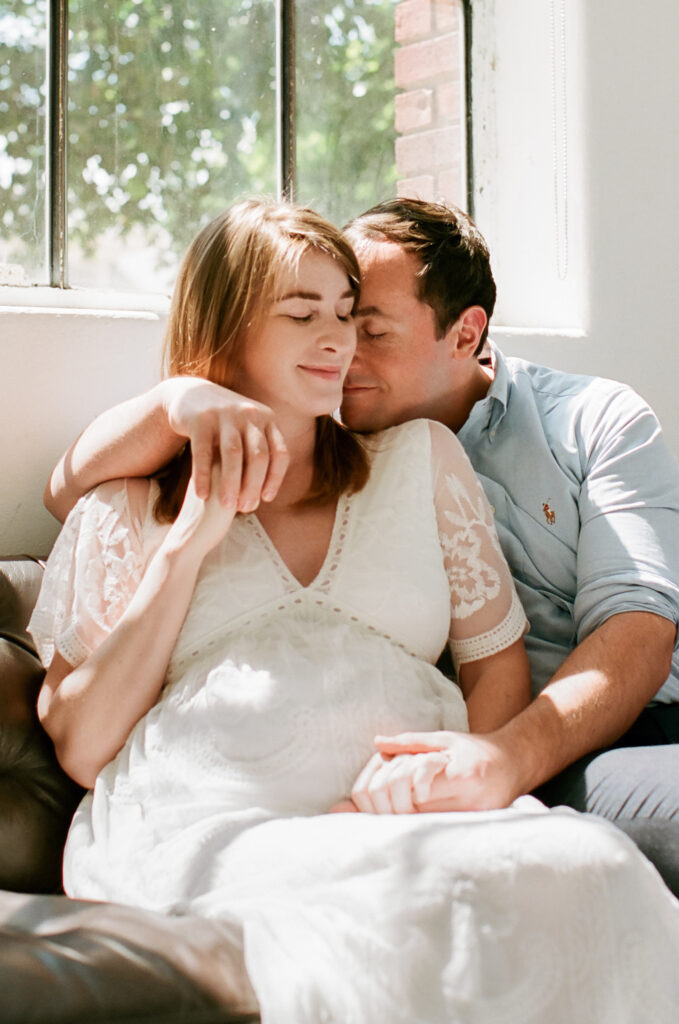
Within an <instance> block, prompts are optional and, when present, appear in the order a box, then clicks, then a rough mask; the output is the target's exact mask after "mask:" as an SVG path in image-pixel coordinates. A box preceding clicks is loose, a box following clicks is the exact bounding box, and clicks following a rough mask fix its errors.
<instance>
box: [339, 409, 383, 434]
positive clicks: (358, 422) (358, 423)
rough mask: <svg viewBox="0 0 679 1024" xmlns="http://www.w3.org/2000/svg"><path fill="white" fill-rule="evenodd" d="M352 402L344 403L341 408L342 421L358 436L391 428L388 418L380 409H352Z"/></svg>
mask: <svg viewBox="0 0 679 1024" xmlns="http://www.w3.org/2000/svg"><path fill="white" fill-rule="evenodd" d="M352 405H353V403H352V402H350V401H349V402H343V403H342V405H341V407H340V419H341V420H342V423H343V424H344V426H345V427H348V428H349V430H353V431H354V432H355V433H357V434H374V433H375V432H376V431H377V430H384V429H385V427H388V426H390V424H389V423H388V422H387V418H386V416H384V415H383V414H382V413H380V411H379V409H356V408H352Z"/></svg>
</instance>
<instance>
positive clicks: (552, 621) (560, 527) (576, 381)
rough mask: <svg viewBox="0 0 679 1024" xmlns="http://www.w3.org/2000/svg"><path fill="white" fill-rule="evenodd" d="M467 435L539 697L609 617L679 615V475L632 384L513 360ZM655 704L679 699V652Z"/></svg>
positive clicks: (501, 366) (502, 364) (499, 365)
mask: <svg viewBox="0 0 679 1024" xmlns="http://www.w3.org/2000/svg"><path fill="white" fill-rule="evenodd" d="M493 357H494V363H495V378H494V380H493V383H492V384H491V387H490V389H489V391H488V394H487V395H486V397H485V398H484V399H483V400H482V401H480V402H477V404H476V405H475V406H474V408H473V409H472V412H471V414H470V416H469V419H468V420H467V422H466V423H465V424H464V426H463V427H462V429H461V430H460V431H459V433H458V437H459V438H460V441H461V442H462V444H463V445H464V447H465V449H466V451H467V454H468V455H469V457H470V459H471V461H472V463H473V465H474V468H475V469H476V472H477V473H478V474H479V477H480V478H481V482H482V483H483V486H484V488H485V491H486V494H487V495H488V499H489V501H490V503H491V505H492V506H493V507H494V509H495V517H496V525H497V529H498V533H499V536H500V541H501V544H502V548H503V550H504V552H505V555H506V557H507V561H508V562H509V565H510V567H511V570H512V573H513V575H514V578H515V580H516V585H517V589H518V592H519V596H520V597H521V600H522V602H523V605H524V608H525V610H526V615H527V616H528V619H529V621H530V632H529V633H528V634H527V636H526V647H527V650H528V655H529V658H530V662H531V668H532V673H533V688H534V692H538V691H539V690H541V689H542V688H543V687H544V686H545V684H546V683H547V682H548V680H549V679H550V677H551V676H552V675H553V673H554V672H555V671H556V669H557V668H558V667H559V666H560V665H561V663H562V662H563V661H564V659H565V658H566V657H567V655H568V654H569V653H570V652H571V651H572V650H573V648H574V647H575V646H576V645H577V644H578V643H579V642H580V641H582V640H584V638H585V637H586V636H588V635H589V634H590V633H591V632H592V631H593V630H595V629H596V628H597V627H598V626H600V625H601V624H602V623H603V622H604V621H605V620H606V619H607V618H609V617H610V616H611V615H615V614H617V613H619V612H629V611H645V612H654V613H656V614H657V615H662V616H663V617H664V618H666V619H670V620H671V621H672V622H678V621H679V467H677V463H676V462H675V460H674V458H673V456H672V454H671V452H670V451H669V449H668V447H667V445H666V443H665V440H664V438H663V436H662V432H661V429H660V425H659V423H658V420H657V418H656V417H655V415H654V414H653V412H652V411H651V409H650V408H649V407H648V405H647V404H646V403H645V402H644V401H643V400H642V399H641V398H640V397H639V396H638V395H637V394H636V393H635V392H634V391H632V389H631V388H629V387H627V386H625V385H623V384H618V383H616V382H614V381H610V380H604V379H602V378H600V377H584V376H579V375H575V374H569V373H561V372H559V371H557V370H551V369H548V368H547V367H544V366H536V365H535V364H533V363H528V362H525V361H524V360H522V359H515V358H511V357H504V356H503V355H502V354H501V353H500V352H499V351H498V350H497V349H496V348H495V347H494V346H493ZM656 699H657V700H662V701H676V700H679V654H678V648H677V647H675V654H674V660H673V669H672V674H671V675H670V677H669V678H668V680H667V682H666V683H665V684H664V686H663V687H662V688H661V690H660V691H659V693H658V694H657V698H656Z"/></svg>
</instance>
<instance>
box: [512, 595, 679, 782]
mask: <svg viewBox="0 0 679 1024" xmlns="http://www.w3.org/2000/svg"><path fill="white" fill-rule="evenodd" d="M675 632H676V627H675V624H674V623H673V622H670V621H669V620H667V619H664V618H662V617H661V616H658V615H655V614H651V613H647V612H626V613H623V614H620V615H615V616H613V617H612V618H610V619H608V620H607V621H606V622H605V623H604V624H603V625H602V626H600V627H599V629H597V630H595V632H594V633H592V634H591V635H590V636H589V637H587V639H586V640H584V641H583V642H582V643H581V644H580V645H579V646H578V647H576V649H575V650H574V651H573V652H572V654H571V655H570V656H569V657H568V658H567V659H566V661H565V662H564V663H563V665H562V666H561V668H560V669H559V670H558V672H556V673H555V675H554V677H553V678H552V680H550V682H549V684H548V685H547V686H546V687H545V689H544V690H543V691H542V693H541V694H540V695H539V696H538V697H537V698H536V699H535V700H534V701H533V702H532V703H531V704H530V705H529V706H528V707H527V708H526V709H525V710H524V711H522V712H521V713H520V714H518V715H517V716H516V717H515V718H514V719H512V721H510V722H508V723H507V725H505V726H503V727H502V728H501V729H500V730H498V731H497V732H496V733H495V734H494V738H495V739H496V740H497V741H498V742H499V743H500V745H501V747H502V749H503V751H504V755H505V759H506V761H507V763H511V765H512V770H513V771H514V772H515V773H516V795H517V796H518V795H519V794H520V793H526V792H530V791H531V790H533V789H535V787H536V786H539V785H540V784H541V783H543V782H546V781H547V780H548V779H551V778H553V777H554V776H555V775H556V774H558V772H560V771H562V770H563V769H564V768H566V767H567V766H568V765H569V764H572V763H573V762H574V761H576V760H577V759H578V758H579V757H582V756H583V755H585V754H587V753H590V752H591V751H593V750H597V749H599V748H601V747H605V746H608V745H610V744H611V743H613V742H614V741H615V740H616V739H618V738H619V737H620V736H621V735H622V734H623V733H624V732H625V731H626V730H627V729H628V728H629V727H630V726H631V725H632V723H633V722H634V721H635V720H636V718H637V717H638V716H639V714H640V713H641V711H642V710H643V708H644V707H645V706H646V704H647V703H648V701H649V700H651V699H652V697H653V696H654V695H655V694H656V693H657V691H658V690H659V688H660V687H661V686H662V684H663V682H664V681H665V679H666V678H667V676H668V674H669V672H670V667H671V658H672V650H673V647H674V641H675Z"/></svg>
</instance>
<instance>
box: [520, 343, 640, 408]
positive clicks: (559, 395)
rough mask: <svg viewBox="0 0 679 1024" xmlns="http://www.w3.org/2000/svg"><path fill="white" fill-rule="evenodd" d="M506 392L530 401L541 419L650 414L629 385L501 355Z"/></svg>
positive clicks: (607, 378) (608, 378)
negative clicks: (540, 415)
mask: <svg viewBox="0 0 679 1024" xmlns="http://www.w3.org/2000/svg"><path fill="white" fill-rule="evenodd" d="M503 359H504V363H505V366H506V370H507V375H508V378H509V389H510V391H511V390H514V389H515V390H516V391H517V392H518V394H519V395H520V396H521V399H522V402H525V401H526V400H527V399H528V398H532V400H533V402H534V403H535V405H536V406H538V407H539V409H540V412H541V414H542V415H543V416H549V415H550V414H551V415H555V416H556V417H557V418H558V417H559V416H561V415H565V416H566V417H567V418H568V419H569V420H572V419H577V418H579V417H580V416H581V415H582V416H583V417H584V420H585V421H586V422H589V420H590V419H591V418H592V417H594V419H595V420H597V421H599V422H600V421H601V419H602V418H608V417H611V418H612V419H613V420H617V418H618V416H629V415H631V414H633V413H637V414H638V413H642V412H645V413H648V414H650V415H653V413H652V410H651V408H650V406H649V405H648V403H647V402H646V401H645V399H643V398H642V397H641V395H639V394H638V393H637V392H636V391H635V390H634V388H632V387H631V386H630V385H629V384H624V383H623V382H622V381H618V380H613V379H612V378H610V377H598V376H594V375H588V374H584V373H572V372H570V371H567V370H558V369H555V368H554V367H551V366H545V365H543V364H540V363H533V362H530V361H529V360H527V359H520V358H518V357H517V356H504V357H503Z"/></svg>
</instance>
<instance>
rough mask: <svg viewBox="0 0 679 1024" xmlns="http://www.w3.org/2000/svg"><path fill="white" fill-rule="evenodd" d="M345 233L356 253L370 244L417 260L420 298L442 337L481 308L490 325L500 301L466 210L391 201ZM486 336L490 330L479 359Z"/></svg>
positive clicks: (484, 249)
mask: <svg viewBox="0 0 679 1024" xmlns="http://www.w3.org/2000/svg"><path fill="white" fill-rule="evenodd" d="M344 231H345V234H346V236H347V238H348V239H349V241H350V242H351V243H352V245H353V246H354V247H355V248H357V249H360V248H361V245H362V244H364V243H365V242H370V241H385V242H396V244H397V245H401V246H403V248H404V249H406V250H407V251H408V252H412V253H413V255H415V256H416V257H417V258H418V259H419V261H420V262H421V264H422V268H421V270H420V271H419V274H418V278H419V290H418V298H419V299H420V301H421V302H426V303H427V305H429V306H431V308H432V309H433V310H434V313H435V315H436V322H437V326H438V329H439V337H441V338H442V337H443V335H444V334H445V333H446V331H447V330H448V329H449V328H450V327H452V325H453V324H454V323H455V321H456V320H457V319H458V318H459V316H460V314H461V313H462V312H463V311H464V310H465V309H467V308H468V307H469V306H481V308H482V309H483V310H485V312H486V315H487V317H488V319H489V320H490V318H491V316H492V314H493V309H494V308H495V295H496V289H495V281H494V280H493V273H492V271H491V269H490V254H489V252H488V246H487V245H486V242H485V239H484V238H483V235H482V234H481V232H480V231H479V230H478V228H477V227H476V225H475V224H474V223H473V221H472V220H471V219H470V218H469V217H468V216H467V214H466V213H464V211H463V210H460V209H458V208H457V207H456V206H452V205H451V206H445V205H443V204H442V203H427V202H424V201H423V200H421V199H388V200H387V201H386V202H384V203H378V204H377V206H373V207H371V209H369V210H367V211H366V212H365V213H363V214H361V216H360V217H356V219H355V220H352V221H351V222H350V223H349V224H347V226H346V228H345V229H344ZM487 335H488V326H487V325H486V328H485V329H484V331H483V335H482V337H481V340H480V342H479V345H478V348H477V350H476V352H475V354H476V355H478V353H479V352H480V351H481V349H482V348H483V343H484V342H485V340H486V337H487Z"/></svg>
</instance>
